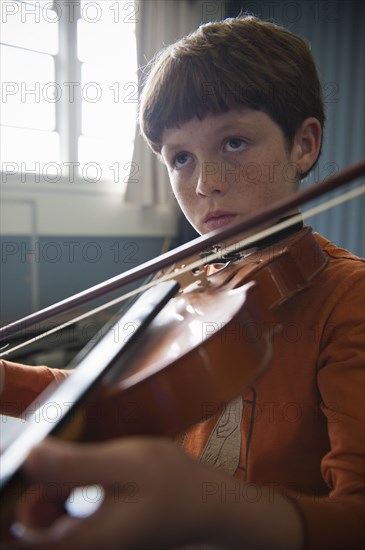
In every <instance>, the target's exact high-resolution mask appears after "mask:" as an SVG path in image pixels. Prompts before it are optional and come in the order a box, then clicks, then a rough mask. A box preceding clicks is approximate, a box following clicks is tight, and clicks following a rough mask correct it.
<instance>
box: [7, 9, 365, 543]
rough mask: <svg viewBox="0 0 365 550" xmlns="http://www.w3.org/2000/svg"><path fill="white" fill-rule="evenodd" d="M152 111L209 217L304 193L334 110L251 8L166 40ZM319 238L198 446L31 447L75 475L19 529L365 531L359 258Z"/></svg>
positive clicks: (181, 197) (187, 442)
mask: <svg viewBox="0 0 365 550" xmlns="http://www.w3.org/2000/svg"><path fill="white" fill-rule="evenodd" d="M140 124H141V130H142V133H143V135H144V136H145V138H146V140H147V142H148V143H149V145H150V146H151V147H152V149H153V150H154V151H155V152H156V153H157V154H158V155H160V157H161V159H162V160H163V162H164V163H165V164H166V166H167V169H168V172H169V176H170V180H171V185H172V188H173V191H174V193H175V195H176V198H177V200H178V202H179V204H180V206H181V208H182V210H183V212H184V214H185V216H186V217H187V218H188V219H189V221H190V222H191V223H192V224H193V225H194V227H195V228H196V229H197V230H198V231H199V232H201V233H206V232H208V231H211V230H213V229H216V228H219V227H222V226H224V225H226V224H228V223H231V222H234V221H236V222H237V221H239V220H241V219H244V218H245V216H247V214H249V213H250V212H251V211H252V210H254V209H255V210H256V209H257V210H259V209H260V208H262V207H263V206H265V205H269V204H270V203H271V202H273V201H276V200H279V199H280V198H283V197H285V196H287V195H288V194H290V193H294V192H295V190H296V188H297V186H298V183H299V181H300V179H302V178H303V177H305V175H306V174H308V172H309V171H310V170H311V168H312V167H313V166H314V164H315V163H316V161H317V159H318V156H319V153H320V147H321V140H322V129H323V125H324V113H323V104H322V99H321V91H320V85H319V82H318V76H317V73H316V69H315V66H314V63H313V60H312V57H311V54H310V52H309V49H308V47H307V45H306V44H305V43H304V41H303V40H301V39H300V38H298V37H296V36H294V35H293V34H291V33H290V32H288V31H286V30H284V29H281V28H280V27H277V26H275V25H273V24H271V23H264V22H261V21H259V20H257V19H255V18H252V17H244V18H237V19H229V20H225V21H222V22H218V23H211V24H207V25H204V26H202V27H200V28H199V29H198V30H197V31H196V32H195V33H193V34H192V35H189V36H188V37H186V38H185V39H183V40H181V41H179V42H178V43H176V44H175V45H172V46H170V47H168V48H167V49H166V50H165V51H164V52H162V53H161V54H160V55H159V56H158V57H157V58H156V60H155V62H154V64H153V65H152V68H151V71H150V75H149V77H148V79H147V82H146V84H145V88H144V92H143V96H142V100H141V108H140ZM316 239H317V241H318V243H319V245H320V247H321V248H322V250H323V252H324V254H325V256H326V257H327V259H328V265H327V267H326V268H325V269H324V270H323V271H321V273H319V274H318V275H317V276H316V277H315V278H314V280H313V282H312V285H311V286H310V288H309V289H308V290H306V292H303V293H301V294H298V295H297V296H296V297H295V298H292V299H291V300H288V301H287V302H285V303H284V304H283V305H281V306H280V307H279V311H278V313H279V315H280V320H281V322H282V325H283V331H282V332H281V333H280V334H279V335H275V337H274V340H275V348H274V349H275V357H274V360H273V363H272V365H271V366H270V368H269V369H268V371H267V372H266V373H265V374H264V375H263V376H262V377H261V378H260V379H259V380H258V381H256V382H255V384H253V385H252V386H250V387H249V388H248V389H247V390H245V391H244V393H243V394H240V395H239V396H238V397H237V399H235V400H234V401H233V402H232V403H229V404H227V406H226V407H225V408H224V409H223V410H220V411H218V412H217V413H216V414H215V415H214V416H213V417H211V418H208V419H207V420H206V421H205V422H202V423H200V424H198V425H196V426H193V427H192V428H191V429H190V430H189V431H188V432H187V433H186V434H182V435H181V440H180V445H179V446H180V447H182V448H183V449H184V451H185V452H183V451H182V449H181V448H179V447H178V446H176V445H174V444H173V443H171V442H169V441H166V440H163V439H148V438H125V439H122V440H120V441H113V442H108V443H105V444H104V443H103V444H98V445H83V446H81V445H73V444H65V443H58V442H52V441H50V442H46V443H44V444H43V445H41V446H39V447H37V448H35V449H34V450H33V451H32V452H31V454H30V456H29V458H28V461H27V463H26V471H27V472H28V474H29V476H30V479H33V480H34V481H36V482H41V483H44V484H45V485H44V487H47V483H57V484H58V487H61V488H62V487H65V489H64V490H63V489H62V490H61V494H60V495H59V497H58V498H57V499H55V500H56V502H55V501H53V502H49V500H50V499H48V500H47V496H46V491H44V492H43V493H41V494H42V495H44V496H40V497H39V498H38V500H37V499H35V500H37V502H35V503H34V504H33V506H31V505H30V504H29V501H28V502H25V504H23V506H22V507H21V509H20V511H19V520H20V521H21V522H22V523H23V524H25V525H30V526H31V527H32V528H37V529H36V530H33V529H27V528H24V527H21V528H20V527H18V530H17V533H18V536H19V538H21V539H22V543H21V544H20V545H21V546H22V545H23V544H24V545H30V546H31V547H32V546H33V547H36V548H53V549H57V548H77V549H82V548H85V549H86V548H87V549H91V548H100V547H101V546H104V547H106V548H173V547H176V546H177V545H184V544H188V545H190V544H196V543H202V544H207V545H209V546H212V545H214V546H215V547H219V548H221V547H223V548H248V549H253V548H259V549H260V550H261V549H265V548H267V549H270V550H273V549H276V548H277V549H284V548H285V549H293V550H294V549H301V548H311V549H319V548H321V549H322V548H328V549H329V548H331V549H334V548H338V549H344V548H346V549H350V548H351V549H352V548H358V547H359V548H360V547H362V546H363V543H364V527H363V519H364V503H365V501H364V489H365V488H364V455H365V449H364V439H363V431H364V430H363V425H364V424H363V421H364V418H363V416H364V407H363V396H364V340H363V333H364V332H363V331H364V326H363V322H364V318H363V317H364V316H363V310H362V303H361V297H362V296H363V289H364V287H363V285H364V277H363V275H364V273H363V262H362V261H361V260H360V259H359V258H356V257H354V256H352V255H351V254H350V253H348V252H347V251H345V250H342V249H339V248H337V247H335V246H333V245H330V243H329V242H328V241H327V240H326V239H324V238H323V237H321V236H316ZM3 367H4V378H5V380H4V401H9V399H5V396H9V392H10V391H11V385H12V383H11V380H15V378H16V372H18V373H20V372H22V369H23V371H24V377H26V376H28V378H29V377H32V375H31V374H27V373H26V368H24V367H21V366H18V367H17V366H14V365H9V364H6V363H5V362H4V365H3ZM34 372H35V371H34ZM44 372H48V371H47V369H46V370H45V371H44ZM14 373H15V375H14ZM56 376H62V373H59V374H56ZM18 378H19V376H18ZM33 378H34V377H33ZM39 378H42V376H41V375H40V376H39ZM24 380H25V378H23V385H24V384H25V382H24ZM39 389H41V383H40V382H39ZM23 390H24V388H23ZM23 390H22V391H23ZM20 394H21V392H20V393H19V395H20ZM22 395H24V394H22ZM33 395H34V396H35V395H36V393H35V389H33ZM29 397H30V396H29V395H28V398H29ZM187 398H188V396H187ZM26 401H27V399H26V398H24V401H23V404H25V402H26ZM187 455H190V456H192V457H193V459H194V460H192V459H191V458H190V456H187ZM93 483H99V484H101V485H103V487H104V490H105V496H104V501H103V504H102V505H101V507H100V508H99V509H98V511H97V512H96V513H95V514H94V515H93V516H91V517H89V518H86V519H74V518H73V519H72V518H69V517H68V516H64V515H62V513H63V512H62V510H63V501H64V499H65V498H66V497H67V494H68V492H69V490H70V486H73V485H87V484H93ZM131 484H132V485H131ZM133 484H134V485H133ZM116 486H118V487H119V488H120V492H119V493H118V498H115V487H116ZM131 486H132V487H134V488H135V493H134V494H131V492H130V489H131ZM123 496H124V498H123ZM50 525H51V526H50ZM49 526H50V527H49Z"/></svg>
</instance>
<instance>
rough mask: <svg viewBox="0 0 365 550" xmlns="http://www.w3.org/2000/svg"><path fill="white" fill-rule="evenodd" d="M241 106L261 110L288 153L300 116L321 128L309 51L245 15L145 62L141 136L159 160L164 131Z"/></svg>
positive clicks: (317, 90) (188, 38)
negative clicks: (277, 129) (278, 131)
mask: <svg viewBox="0 0 365 550" xmlns="http://www.w3.org/2000/svg"><path fill="white" fill-rule="evenodd" d="M147 68H149V67H147ZM240 106H246V107H250V108H253V109H258V110H263V111H265V112H266V113H267V114H268V115H269V116H270V117H271V118H272V119H273V120H274V121H275V122H276V123H277V124H278V125H279V126H280V127H281V129H282V131H283V133H284V136H285V138H286V141H287V144H288V146H289V147H291V145H292V143H293V138H294V135H295V132H296V130H297V128H298V127H299V125H300V124H301V123H302V122H303V120H305V119H306V118H307V117H310V116H313V117H316V118H317V119H318V120H319V122H320V123H321V126H322V127H323V126H324V120H325V115H324V108H323V100H322V94H321V86H320V83H319V78H318V74H317V70H316V66H315V63H314V61H313V58H312V55H311V52H310V48H309V46H308V44H307V43H306V42H305V41H304V40H303V39H302V38H300V37H299V36H296V35H295V34H293V33H291V32H289V31H287V30H285V29H283V28H282V27H279V26H277V25H275V24H273V23H268V22H264V21H261V20H259V19H257V18H256V17H252V16H244V17H237V18H230V19H225V20H224V21H218V22H214V23H207V24H205V25H201V26H200V27H199V28H198V29H197V30H196V31H195V32H193V33H191V34H189V35H188V36H186V37H185V38H183V39H181V40H179V41H178V42H176V43H175V44H172V45H171V46H168V47H167V48H166V49H164V50H162V51H161V52H160V53H159V54H157V56H156V57H155V58H154V59H153V60H152V62H151V64H150V71H149V74H148V77H147V79H146V81H145V85H144V89H143V92H142V96H141V103H140V117H139V119H140V126H141V132H142V135H143V136H144V137H145V139H146V140H147V142H148V144H149V145H150V147H151V148H152V149H153V150H154V151H155V152H156V153H159V152H160V150H161V137H162V133H163V131H164V130H165V129H166V128H171V127H176V126H179V125H180V124H183V123H184V122H187V121H189V120H190V119H192V118H194V117H198V118H199V119H203V118H204V117H205V116H206V115H208V114H218V113H223V112H226V111H228V110H229V109H231V108H239V107H240Z"/></svg>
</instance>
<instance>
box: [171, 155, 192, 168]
mask: <svg viewBox="0 0 365 550" xmlns="http://www.w3.org/2000/svg"><path fill="white" fill-rule="evenodd" d="M190 160H191V157H190V155H189V154H188V153H178V154H177V155H175V157H174V158H173V162H172V164H173V166H174V168H177V169H179V168H183V167H184V166H186V165H187V164H189V162H190Z"/></svg>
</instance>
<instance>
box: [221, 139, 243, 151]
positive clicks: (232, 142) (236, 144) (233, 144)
mask: <svg viewBox="0 0 365 550" xmlns="http://www.w3.org/2000/svg"><path fill="white" fill-rule="evenodd" d="M224 148H225V150H226V151H229V152H232V151H234V152H236V151H244V149H245V148H246V143H245V142H244V141H243V139H241V138H229V139H227V141H226V143H225V145H224Z"/></svg>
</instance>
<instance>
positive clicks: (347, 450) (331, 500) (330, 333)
mask: <svg viewBox="0 0 365 550" xmlns="http://www.w3.org/2000/svg"><path fill="white" fill-rule="evenodd" d="M353 281H354V280H353V279H352V283H351V284H348V285H347V288H346V289H344V285H341V287H342V288H339V289H338V293H337V303H336V304H335V306H334V307H333V309H332V311H331V314H330V316H329V319H328V322H327V324H326V332H325V333H324V334H323V345H322V350H321V354H320V357H319V370H318V377H317V383H318V388H319V391H320V394H321V399H322V402H321V409H322V411H323V413H324V414H325V416H326V418H327V426H328V436H329V441H330V451H329V452H328V453H327V454H326V455H325V456H324V457H323V459H322V464H321V469H322V475H323V478H324V480H325V482H326V483H327V485H328V487H329V495H328V496H327V497H315V496H312V497H309V496H302V497H299V498H297V497H296V498H295V499H294V500H295V501H296V504H297V506H298V507H299V509H300V511H301V513H302V515H303V517H304V520H305V521H304V523H305V525H306V528H307V546H306V547H307V548H309V549H311V550H315V549H316V550H317V549H318V548H321V550H326V549H331V550H334V549H339V550H340V549H344V548H346V549H347V550H353V549H355V548H364V545H365V326H364V325H365V319H364V316H365V313H364V299H365V288H364V287H365V284H364V282H365V281H364V277H362V278H361V279H359V278H357V280H356V281H355V282H353ZM303 461H305V457H303Z"/></svg>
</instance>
